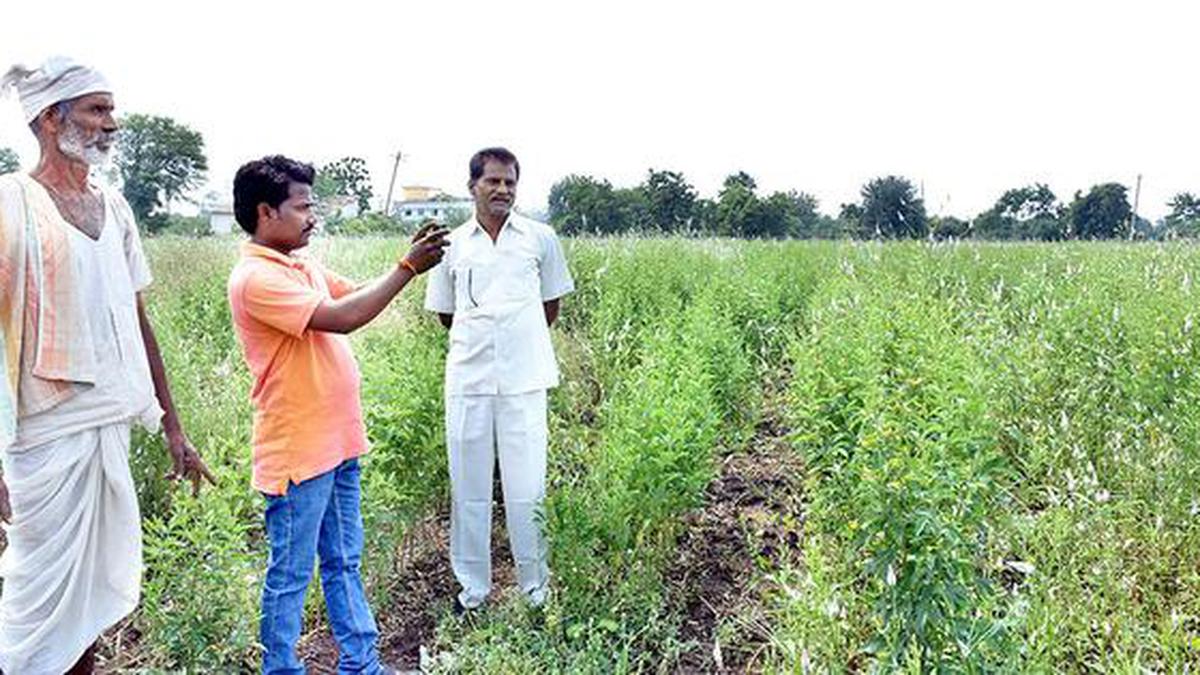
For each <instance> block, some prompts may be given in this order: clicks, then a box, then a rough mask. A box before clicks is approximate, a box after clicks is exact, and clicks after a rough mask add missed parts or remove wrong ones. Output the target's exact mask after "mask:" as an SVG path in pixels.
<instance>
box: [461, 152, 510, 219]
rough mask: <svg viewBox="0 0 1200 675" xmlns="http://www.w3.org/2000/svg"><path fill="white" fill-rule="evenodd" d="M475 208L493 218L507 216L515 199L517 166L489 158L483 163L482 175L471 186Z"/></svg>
mask: <svg viewBox="0 0 1200 675" xmlns="http://www.w3.org/2000/svg"><path fill="white" fill-rule="evenodd" d="M471 196H472V197H473V198H474V199H475V210H476V211H477V212H478V213H480V214H487V215H491V216H492V217H494V218H500V219H503V218H507V217H508V213H509V211H512V207H513V202H514V201H516V199H517V167H516V166H514V165H513V164H505V163H504V162H500V161H497V160H494V159H489V160H487V162H485V163H484V165H483V175H482V176H480V177H479V179H478V180H476V181H475V184H474V185H472V186H471Z"/></svg>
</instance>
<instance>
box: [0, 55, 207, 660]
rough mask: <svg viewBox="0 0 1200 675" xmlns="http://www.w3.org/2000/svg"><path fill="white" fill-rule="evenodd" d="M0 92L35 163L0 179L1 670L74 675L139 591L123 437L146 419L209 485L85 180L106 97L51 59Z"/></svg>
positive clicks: (181, 472)
mask: <svg viewBox="0 0 1200 675" xmlns="http://www.w3.org/2000/svg"><path fill="white" fill-rule="evenodd" d="M10 87H15V89H16V91H17V93H18V95H19V97H20V101H21V106H22V108H23V109H24V113H25V119H26V121H27V122H29V125H30V128H31V129H32V130H33V133H34V134H35V135H36V136H37V140H38V143H39V144H40V146H41V160H40V162H39V163H38V165H37V167H36V168H35V169H34V170H33V171H32V172H31V174H29V175H24V174H19V173H13V174H8V175H5V176H0V288H3V295H0V355H2V356H3V359H4V361H3V365H4V369H3V371H2V372H3V376H4V379H3V382H2V383H0V384H2V385H3V386H0V460H2V466H3V473H2V474H0V521H3V522H5V523H9V526H8V528H7V535H8V548H7V550H5V551H4V554H3V556H2V557H0V577H2V578H3V582H4V584H3V588H2V589H0V670H3V671H4V672H5V673H7V674H8V675H39V674H42V673H48V674H52V675H58V674H59V673H63V672H84V673H86V672H91V670H92V668H93V665H94V655H93V652H94V644H95V641H96V639H97V638H98V637H99V636H100V634H101V633H102V632H103V631H104V630H105V629H106V628H108V627H109V626H111V625H113V624H114V623H116V622H117V621H118V620H120V619H121V618H122V617H124V616H125V615H127V614H129V613H130V612H131V611H132V610H133V609H134V607H135V606H136V605H137V602H138V597H139V592H140V586H141V569H142V559H141V558H142V544H141V542H142V538H141V525H140V517H139V512H138V503H137V494H136V492H135V491H134V485H133V480H132V476H131V474H130V470H129V431H130V425H131V424H133V423H141V424H143V425H146V426H148V427H150V428H152V429H156V428H158V425H159V422H160V420H161V423H162V428H163V430H164V432H165V434H166V438H167V447H168V449H169V451H170V453H171V458H172V460H173V463H174V468H173V471H172V473H171V477H173V478H186V479H188V480H191V481H192V485H193V489H194V490H198V489H199V486H200V482H201V480H202V479H207V480H209V481H212V480H213V478H212V474H211V473H210V472H209V470H208V468H207V467H206V466H205V465H204V463H203V461H201V459H200V456H199V455H198V454H197V453H196V451H195V449H194V448H192V446H191V444H190V443H189V442H188V440H187V437H186V436H185V435H184V433H183V430H182V429H181V428H180V424H179V420H178V418H177V416H176V414H175V407H174V405H173V403H172V402H171V394H170V391H169V389H168V386H167V378H166V375H165V373H164V370H163V362H162V358H161V356H160V355H159V350H158V344H157V342H156V341H155V338H154V332H153V330H152V329H151V327H150V323H149V321H148V320H147V318H146V312H145V308H144V305H143V303H142V295H141V291H142V290H143V289H144V288H146V286H147V285H148V284H149V283H150V271H149V268H148V267H147V265H146V259H145V257H144V255H143V253H142V246H141V242H140V240H139V239H138V231H137V226H136V224H135V223H134V220H133V215H132V213H131V212H130V209H129V205H128V204H127V203H126V202H125V200H124V199H123V198H122V197H121V195H120V193H118V192H115V191H113V190H110V189H108V188H106V187H103V186H101V185H99V184H96V183H93V182H92V181H91V180H90V179H89V173H90V169H92V168H93V167H95V166H96V165H98V164H101V163H103V161H104V160H105V158H106V157H107V155H108V153H109V151H110V150H111V148H112V144H113V141H114V139H115V134H116V131H117V124H116V122H115V120H114V119H113V97H112V90H111V88H110V87H109V85H108V83H107V82H106V81H105V80H104V78H103V77H101V76H100V74H99V73H97V72H96V71H95V70H93V69H91V68H88V67H85V66H82V65H80V64H77V63H74V62H71V61H69V60H67V59H61V58H56V59H51V60H50V61H47V62H46V63H45V64H44V65H43V66H41V67H40V68H36V69H30V68H24V67H20V66H18V67H14V68H13V69H12V70H10V71H8V73H7V74H6V75H4V76H3V78H0V93H3V92H7V91H8V90H9V89H10Z"/></svg>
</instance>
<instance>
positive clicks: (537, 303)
mask: <svg viewBox="0 0 1200 675" xmlns="http://www.w3.org/2000/svg"><path fill="white" fill-rule="evenodd" d="M520 175H521V165H520V164H519V163H518V162H517V158H516V157H515V156H514V155H513V154H512V153H511V152H509V151H508V150H506V149H504V148H486V149H484V150H480V151H479V152H477V153H475V155H474V156H473V157H472V158H471V162H470V181H469V182H468V183H467V186H468V187H469V188H470V190H471V196H472V198H474V200H475V215H474V217H472V218H471V219H470V220H468V221H467V222H466V223H463V224H462V225H460V226H459V227H457V228H455V229H454V231H453V232H451V233H450V235H449V237H448V239H449V241H450V246H449V247H448V248H447V250H446V256H445V258H444V259H443V261H442V264H441V265H439V266H437V267H435V268H434V269H433V270H432V271H431V272H430V273H429V285H428V287H427V288H426V294H425V308H426V309H427V310H429V311H432V312H437V314H438V316H439V318H440V319H441V322H442V324H443V325H444V326H446V327H447V328H449V329H450V350H449V353H448V354H447V357H446V392H445V393H446V445H447V450H448V454H449V462H450V491H451V513H450V559H451V564H452V567H453V568H454V576H455V577H456V578H457V579H458V583H459V585H460V586H461V587H462V591H461V592H460V593H459V594H458V597H457V598H456V603H455V606H456V609H458V610H460V611H461V610H464V609H472V608H475V607H478V606H479V605H481V604H482V603H483V602H484V600H485V599H486V598H487V595H488V593H489V592H490V591H491V586H492V569H491V520H492V469H493V466H494V463H495V460H496V457H497V456H499V461H500V480H501V485H502V487H503V490H504V513H505V516H506V523H507V527H508V536H509V542H510V544H511V547H512V553H513V559H514V562H515V563H516V568H517V583H518V584H519V586H520V588H521V590H522V591H523V592H524V593H525V594H526V596H527V597H528V598H529V600H530V602H531V603H532V604H534V605H535V606H540V605H541V604H542V603H543V602H545V599H546V595H547V593H548V591H549V579H550V574H549V568H548V567H547V564H546V544H545V539H544V537H543V535H542V532H541V530H540V528H539V527H538V524H537V517H536V514H537V512H538V510H539V509H540V508H541V505H542V500H543V498H544V497H545V492H546V441H547V428H546V392H547V390H548V389H549V388H551V387H554V386H556V385H557V384H558V364H557V363H556V362H555V358H554V348H553V346H552V345H551V342H550V326H551V325H552V324H553V323H554V321H555V319H556V318H557V317H558V308H559V300H560V299H561V298H562V297H563V296H564V295H566V294H568V293H570V292H571V291H573V290H575V286H574V282H573V281H572V280H571V274H570V272H569V271H568V269H567V264H566V258H565V256H564V255H563V251H562V246H561V245H560V244H559V241H558V237H557V236H555V234H554V230H552V229H550V227H548V226H546V225H544V224H542V223H538V222H536V221H533V220H530V219H528V218H523V217H521V216H519V215H517V214H515V213H513V212H512V207H513V202H514V200H515V199H516V194H517V181H518V179H519V178H520Z"/></svg>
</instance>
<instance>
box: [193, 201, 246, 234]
mask: <svg viewBox="0 0 1200 675" xmlns="http://www.w3.org/2000/svg"><path fill="white" fill-rule="evenodd" d="M200 216H201V217H202V218H207V219H208V229H209V231H210V232H212V233H213V234H232V233H233V232H236V231H238V230H240V229H241V225H238V224H237V220H236V219H235V218H234V217H233V205H231V204H222V203H213V204H205V205H204V206H203V207H201V209H200Z"/></svg>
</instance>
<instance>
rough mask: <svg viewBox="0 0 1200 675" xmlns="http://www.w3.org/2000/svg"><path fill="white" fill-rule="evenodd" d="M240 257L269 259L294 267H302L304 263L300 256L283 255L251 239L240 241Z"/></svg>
mask: <svg viewBox="0 0 1200 675" xmlns="http://www.w3.org/2000/svg"><path fill="white" fill-rule="evenodd" d="M242 257H243V258H262V259H264V260H270V261H273V262H277V263H280V264H282V265H287V266H288V267H295V268H296V269H300V268H302V267H304V263H305V260H304V259H303V258H301V257H298V256H290V255H285V254H283V253H280V252H279V251H276V250H275V249H273V248H270V247H268V246H263V245H261V244H256V243H254V242H252V241H243V242H242Z"/></svg>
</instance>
